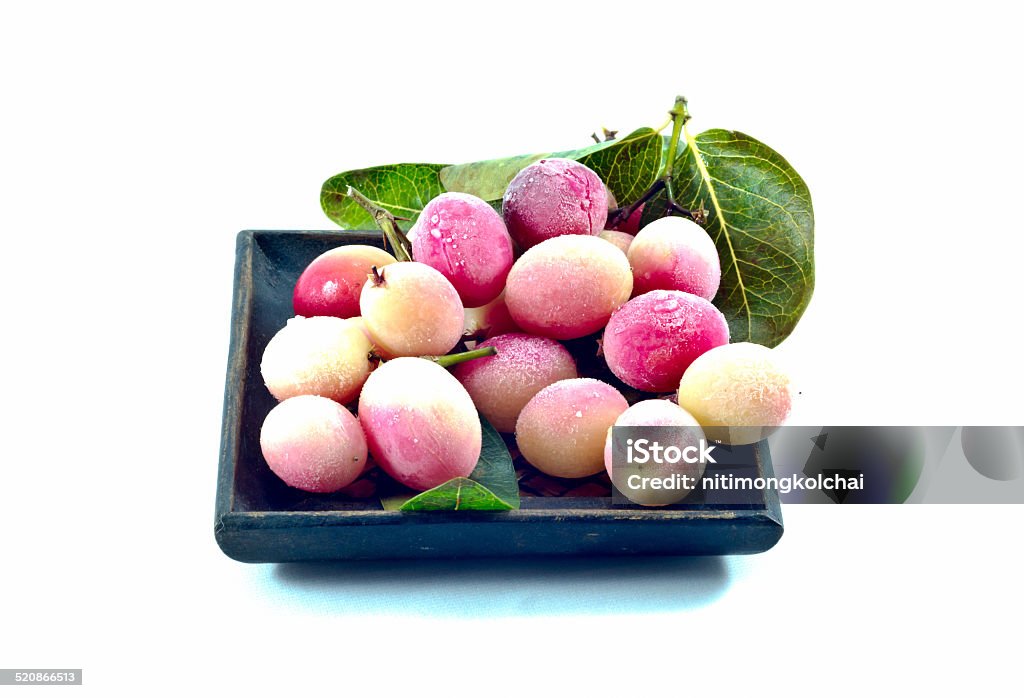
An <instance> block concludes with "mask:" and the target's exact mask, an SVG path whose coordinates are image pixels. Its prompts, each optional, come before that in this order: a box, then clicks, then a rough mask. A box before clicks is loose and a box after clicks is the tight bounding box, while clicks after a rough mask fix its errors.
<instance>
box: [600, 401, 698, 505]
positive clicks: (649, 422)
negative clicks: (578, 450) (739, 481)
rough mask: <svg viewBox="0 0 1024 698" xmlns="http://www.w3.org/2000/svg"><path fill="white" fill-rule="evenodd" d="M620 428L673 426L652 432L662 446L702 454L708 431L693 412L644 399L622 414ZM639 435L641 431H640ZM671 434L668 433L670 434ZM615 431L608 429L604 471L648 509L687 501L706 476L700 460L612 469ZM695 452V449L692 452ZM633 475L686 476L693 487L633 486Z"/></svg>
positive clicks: (624, 466)
mask: <svg viewBox="0 0 1024 698" xmlns="http://www.w3.org/2000/svg"><path fill="white" fill-rule="evenodd" d="M614 426H616V427H671V429H664V430H657V431H652V432H651V435H652V436H654V437H655V439H654V440H657V442H658V444H659V445H660V446H662V447H663V448H668V447H670V446H674V447H676V448H678V449H679V450H680V451H681V452H683V451H684V450H685V449H687V448H690V449H696V450H697V451H698V452H699V449H700V446H701V443H700V442H701V440H702V439H704V432H703V431H702V430H701V428H700V424H698V423H697V420H696V419H694V418H693V417H692V416H691V415H690V413H689V412H687V411H686V410H684V409H683V408H681V407H680V406H679V405H676V404H675V403H672V402H669V401H668V400H643V401H642V402H638V403H636V404H634V405H631V406H630V408H629V409H628V410H626V411H625V412H623V413H622V414H621V415H619V418H618V419H616V420H615V425H614ZM637 431H638V432H639V430H637ZM666 432H667V433H666ZM613 433H614V429H609V430H608V436H607V438H606V439H605V444H604V468H605V470H606V471H608V476H609V477H610V478H611V480H612V483H613V484H614V485H615V487H616V488H617V489H618V490H619V492H621V493H622V494H624V495H625V496H626V497H628V498H629V499H631V500H632V501H634V502H636V503H637V504H643V505H646V506H666V505H668V504H673V503H675V502H678V501H679V500H681V499H683V498H684V497H685V496H686V495H687V494H689V493H690V492H691V491H693V489H694V487H695V486H696V485H697V483H698V482H699V480H700V478H701V477H702V476H703V475H704V464H703V463H701V462H700V461H699V460H698V461H697V462H695V463H686V462H683V461H680V462H679V463H667V462H666V463H654V462H648V463H643V464H630V463H625V462H623V463H620V464H618V467H615V468H613V467H612V455H613V453H612V436H613ZM692 452H694V451H693V450H691V453H692ZM633 475H639V476H641V477H648V478H659V479H663V478H668V477H672V476H673V475H679V476H686V477H689V478H691V480H688V481H685V482H687V484H690V485H691V486H690V487H681V488H678V489H660V488H654V487H651V486H643V485H641V484H637V485H636V486H631V481H630V478H631V476H633Z"/></svg>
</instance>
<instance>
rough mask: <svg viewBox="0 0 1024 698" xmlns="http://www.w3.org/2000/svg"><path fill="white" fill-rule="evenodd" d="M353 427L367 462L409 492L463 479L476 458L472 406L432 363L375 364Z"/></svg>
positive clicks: (398, 361)
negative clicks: (359, 431) (361, 434)
mask: <svg viewBox="0 0 1024 698" xmlns="http://www.w3.org/2000/svg"><path fill="white" fill-rule="evenodd" d="M359 423H360V424H362V426H363V430H364V431H365V432H366V440H367V444H368V446H369V449H370V453H371V454H372V455H373V459H374V460H375V461H376V462H377V463H378V464H379V465H380V467H381V468H382V469H383V470H384V471H385V472H386V473H387V474H388V475H390V476H391V477H393V478H394V479H395V480H397V481H398V482H400V483H402V484H403V485H406V486H407V487H411V488H413V489H415V490H428V489H430V488H432V487H437V486H438V485H440V484H442V483H444V482H447V481H448V480H451V479H452V478H454V477H466V476H468V475H469V474H470V473H471V472H473V469H474V468H475V467H476V463H477V461H478V460H479V458H480V448H481V430H480V418H479V416H478V415H477V412H476V408H475V407H474V406H473V401H472V399H470V397H469V393H467V392H466V389H465V388H463V387H462V384H461V383H459V382H458V381H457V380H455V378H454V377H452V375H451V374H450V373H448V371H446V370H445V369H443V368H441V367H440V366H438V365H437V364H436V363H434V362H433V361H428V360H426V359H418V358H411V357H406V358H398V359H393V360H391V361H387V362H385V363H383V364H381V366H380V367H379V368H378V369H377V370H376V371H374V372H373V374H372V375H371V376H370V379H369V380H367V381H366V385H365V386H364V387H363V392H362V394H361V395H360V396H359Z"/></svg>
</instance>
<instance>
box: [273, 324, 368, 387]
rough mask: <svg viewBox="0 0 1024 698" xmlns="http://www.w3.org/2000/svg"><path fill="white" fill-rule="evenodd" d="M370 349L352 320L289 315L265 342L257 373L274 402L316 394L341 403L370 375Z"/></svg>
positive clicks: (358, 327)
mask: <svg viewBox="0 0 1024 698" xmlns="http://www.w3.org/2000/svg"><path fill="white" fill-rule="evenodd" d="M371 348H372V347H371V344H370V340H369V339H367V337H366V335H365V334H364V332H363V329H362V323H361V322H360V321H359V320H358V319H356V318H349V319H347V320H342V319H341V318H336V317H330V316H321V317H309V318H304V317H294V318H292V319H290V320H289V321H288V324H286V325H285V326H284V327H283V328H281V330H279V331H278V333H277V334H275V335H274V336H273V337H272V338H271V340H270V342H268V343H267V348H266V349H264V351H263V360H262V362H261V364H260V372H261V373H262V374H263V381H264V382H265V383H266V384H267V389H268V390H270V392H271V394H272V395H273V396H274V397H275V398H277V399H278V400H285V399H287V398H290V397H295V396H297V395H320V396H323V397H326V398H330V399H332V400H337V401H338V402H340V403H342V404H344V403H346V402H348V401H350V400H353V399H355V397H356V396H357V395H358V394H359V389H360V388H361V387H362V386H363V383H364V382H365V381H366V377H367V376H368V375H370V359H369V354H370V349H371Z"/></svg>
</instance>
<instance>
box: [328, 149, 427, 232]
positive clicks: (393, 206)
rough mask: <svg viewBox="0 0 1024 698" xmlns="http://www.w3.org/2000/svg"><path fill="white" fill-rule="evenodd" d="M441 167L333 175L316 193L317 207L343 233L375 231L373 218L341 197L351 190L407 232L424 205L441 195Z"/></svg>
mask: <svg viewBox="0 0 1024 698" xmlns="http://www.w3.org/2000/svg"><path fill="white" fill-rule="evenodd" d="M445 167H446V166H445V165H430V164H423V163H419V164H417V163H403V164H399V165H383V166H381V167H368V168H366V169H364V170H351V171H349V172H342V173H341V174H338V175H335V176H333V177H331V178H330V179H328V180H327V181H326V182H324V185H323V187H322V188H321V189H320V206H321V207H322V208H323V210H324V213H326V214H327V217H328V218H330V219H331V220H332V221H334V222H335V223H337V224H338V225H340V226H341V227H342V228H345V229H346V230H360V229H362V230H366V229H375V228H376V227H377V224H376V222H375V221H374V220H373V216H371V215H370V214H369V213H367V212H366V210H365V209H364V208H363V207H362V206H360V205H359V204H357V203H356V202H355V201H354V200H352V199H350V198H349V197H347V196H345V192H346V190H347V189H348V187H350V186H352V187H355V188H356V189H358V190H359V191H360V192H362V193H363V194H364V195H365V196H366V197H367V198H368V199H370V201H372V202H373V203H375V204H377V205H378V206H381V207H383V208H386V209H387V210H388V211H390V212H391V213H392V215H394V216H397V217H399V218H408V219H409V220H399V221H398V225H399V227H400V228H401V229H402V230H404V231H408V230H409V228H411V227H412V224H413V222H415V220H416V217H417V216H418V215H419V214H420V211H422V210H423V207H424V206H425V205H426V204H427V202H428V201H430V200H431V199H433V198H434V197H435V196H437V195H438V194H440V193H442V192H443V191H445V189H444V187H443V186H441V180H440V178H439V177H438V173H439V172H440V171H441V170H442V169H444V168H445Z"/></svg>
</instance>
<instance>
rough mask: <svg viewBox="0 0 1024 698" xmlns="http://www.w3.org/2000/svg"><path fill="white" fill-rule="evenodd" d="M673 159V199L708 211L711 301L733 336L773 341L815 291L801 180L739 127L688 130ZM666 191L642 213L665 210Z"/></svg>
mask: <svg viewBox="0 0 1024 698" xmlns="http://www.w3.org/2000/svg"><path fill="white" fill-rule="evenodd" d="M686 135H687V137H686V143H685V145H681V146H680V149H679V157H678V158H677V159H676V161H675V163H673V176H672V184H673V188H674V193H675V197H676V202H677V203H678V204H679V205H681V206H683V207H685V208H688V209H691V210H693V209H699V208H701V207H702V206H703V207H704V208H705V209H707V210H708V211H709V215H708V220H707V222H706V223H705V224H704V227H705V228H706V229H707V231H708V233H709V234H710V235H711V237H712V239H713V240H714V241H715V245H716V247H717V248H718V255H719V258H720V260H721V263H722V283H721V286H720V288H719V290H718V295H717V296H715V300H714V303H715V305H716V306H718V308H719V309H720V310H721V311H722V313H723V314H724V315H725V317H726V319H727V320H728V321H729V332H730V335H731V337H730V338H731V341H733V342H757V343H758V344H764V345H765V346H769V347H771V346H775V345H776V344H778V343H779V342H781V341H782V340H783V339H785V338H786V337H787V336H789V334H790V332H792V331H793V328H794V327H795V326H796V324H797V321H798V320H799V319H800V316H801V315H803V312H804V310H805V309H806V308H807V304H808V303H809V302H810V299H811V294H812V292H813V291H814V212H813V209H812V207H811V194H810V192H809V191H808V189H807V185H806V184H805V183H804V181H803V179H801V177H800V175H799V174H797V172H796V170H794V169H793V167H792V166H791V165H790V164H789V163H788V162H786V160H785V158H783V157H782V156H781V155H779V154H778V153H777V152H775V151H774V150H772V149H771V148H769V147H768V146H767V145H765V144H764V143H761V142H760V141H758V140H756V139H754V138H751V137H750V136H747V135H745V134H743V133H739V132H738V131H726V130H722V129H712V130H709V131H704V132H703V133H700V134H698V135H697V136H696V137H692V136H690V135H689V134H686ZM665 201H666V199H665V195H664V194H663V193H662V194H659V195H658V196H657V197H655V198H653V199H652V200H651V201H650V202H649V203H648V205H647V207H646V208H645V210H644V212H645V215H644V220H645V221H647V220H650V219H651V218H657V217H660V216H662V215H664V208H665Z"/></svg>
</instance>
